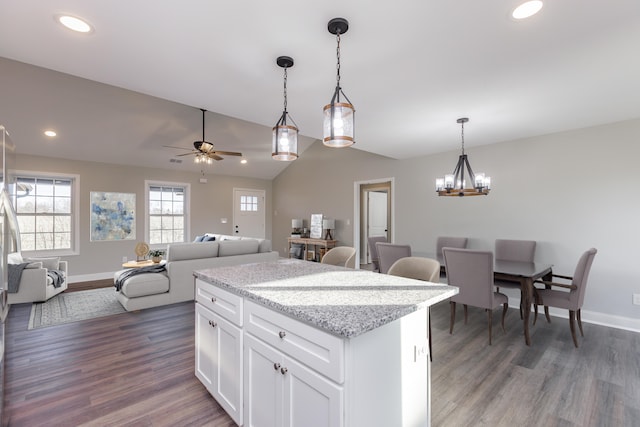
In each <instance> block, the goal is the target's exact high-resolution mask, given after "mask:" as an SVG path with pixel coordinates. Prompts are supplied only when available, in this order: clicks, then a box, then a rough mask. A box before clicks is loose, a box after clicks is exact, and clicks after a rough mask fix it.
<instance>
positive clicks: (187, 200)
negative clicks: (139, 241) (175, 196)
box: [144, 180, 191, 249]
mask: <svg viewBox="0 0 640 427" xmlns="http://www.w3.org/2000/svg"><path fill="white" fill-rule="evenodd" d="M151 187H174V188H176V187H180V188H182V189H183V190H184V208H183V212H184V218H183V221H184V242H188V241H189V236H190V235H191V233H190V229H191V209H190V206H191V184H189V183H188V182H171V181H156V180H145V181H144V239H145V242H150V241H151V240H150V232H149V227H150V224H151V218H150V215H151V214H150V212H149V206H150V202H149V193H150V191H151ZM176 243H177V242H176ZM167 244H168V243H155V244H151V243H149V248H151V249H164V248H166V246H167Z"/></svg>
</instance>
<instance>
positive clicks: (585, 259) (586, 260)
mask: <svg viewBox="0 0 640 427" xmlns="http://www.w3.org/2000/svg"><path fill="white" fill-rule="evenodd" d="M597 252H598V251H597V250H596V249H595V248H591V249H589V250H587V251H586V252H585V253H583V254H582V256H581V257H580V259H579V260H578V265H576V270H575V272H574V273H573V280H572V281H571V284H572V285H576V287H577V288H576V289H572V290H571V292H570V295H569V304H570V305H571V306H572V308H573V309H574V310H578V309H580V308H581V307H582V304H583V303H584V294H585V293H586V290H587V280H588V279H589V272H590V271H591V264H593V258H594V257H595V256H596V253H597Z"/></svg>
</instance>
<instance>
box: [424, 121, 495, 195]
mask: <svg viewBox="0 0 640 427" xmlns="http://www.w3.org/2000/svg"><path fill="white" fill-rule="evenodd" d="M468 121H469V119H468V118H466V117H462V118H460V119H458V120H457V121H456V122H457V123H460V125H461V127H462V154H461V155H460V157H458V163H457V164H456V167H455V169H454V170H453V173H451V174H446V175H445V176H444V178H438V179H436V192H437V193H438V196H459V197H463V196H486V195H487V194H489V191H490V190H491V177H489V176H485V174H484V173H477V174H474V173H473V170H472V169H471V165H470V164H469V159H468V158H467V155H466V154H465V153H464V124H465V123H467V122H468ZM465 169H466V170H467V176H468V178H469V182H470V183H472V184H473V187H468V188H467V181H466V179H465Z"/></svg>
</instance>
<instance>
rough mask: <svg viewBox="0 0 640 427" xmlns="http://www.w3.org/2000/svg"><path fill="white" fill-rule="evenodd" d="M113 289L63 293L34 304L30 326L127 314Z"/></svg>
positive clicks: (43, 326) (31, 327) (52, 324)
mask: <svg viewBox="0 0 640 427" xmlns="http://www.w3.org/2000/svg"><path fill="white" fill-rule="evenodd" d="M124 312H125V309H124V308H123V307H122V305H121V304H120V303H119V302H118V300H117V299H116V291H115V289H114V288H112V287H109V288H99V289H91V290H88V291H78V292H63V293H61V294H58V295H56V296H55V297H53V298H51V299H50V300H49V301H46V302H39V303H34V304H33V305H32V306H31V315H30V316H29V327H28V329H37V328H46V327H47V326H55V325H60V324H63V323H71V322H77V321H79V320H86V319H93V318H96V317H104V316H111V315H112V314H120V313H124Z"/></svg>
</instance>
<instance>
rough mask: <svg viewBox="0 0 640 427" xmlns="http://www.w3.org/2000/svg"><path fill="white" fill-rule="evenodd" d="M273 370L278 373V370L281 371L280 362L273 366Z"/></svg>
mask: <svg viewBox="0 0 640 427" xmlns="http://www.w3.org/2000/svg"><path fill="white" fill-rule="evenodd" d="M273 369H275V370H276V371H277V370H278V369H280V364H279V363H278V362H276V363H274V364H273Z"/></svg>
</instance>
